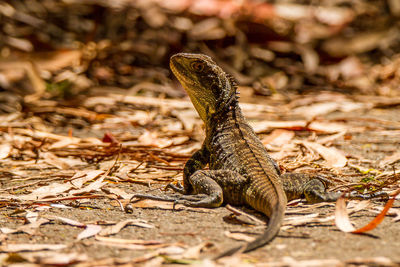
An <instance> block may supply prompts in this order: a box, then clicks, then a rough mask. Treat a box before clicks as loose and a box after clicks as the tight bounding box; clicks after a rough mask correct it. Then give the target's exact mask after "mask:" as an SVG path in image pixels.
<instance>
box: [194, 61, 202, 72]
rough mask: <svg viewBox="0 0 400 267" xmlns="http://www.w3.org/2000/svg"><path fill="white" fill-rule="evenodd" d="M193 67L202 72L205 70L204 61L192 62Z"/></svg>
mask: <svg viewBox="0 0 400 267" xmlns="http://www.w3.org/2000/svg"><path fill="white" fill-rule="evenodd" d="M191 66H192V69H193V70H194V71H196V72H202V71H203V70H204V63H203V62H199V61H195V62H193V63H192V65H191Z"/></svg>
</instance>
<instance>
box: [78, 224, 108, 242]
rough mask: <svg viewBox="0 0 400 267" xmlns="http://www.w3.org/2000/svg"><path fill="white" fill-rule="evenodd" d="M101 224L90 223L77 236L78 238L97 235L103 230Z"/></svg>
mask: <svg viewBox="0 0 400 267" xmlns="http://www.w3.org/2000/svg"><path fill="white" fill-rule="evenodd" d="M101 229H102V228H101V226H100V225H95V224H88V225H86V228H85V230H83V231H82V232H80V233H79V234H78V236H77V237H76V239H77V240H82V239H85V238H89V237H92V236H95V235H97V234H98V233H99V232H100V231H101Z"/></svg>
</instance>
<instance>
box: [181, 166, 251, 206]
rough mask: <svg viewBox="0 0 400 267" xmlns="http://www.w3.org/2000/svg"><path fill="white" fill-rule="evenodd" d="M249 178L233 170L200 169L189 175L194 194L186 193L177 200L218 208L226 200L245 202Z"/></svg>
mask: <svg viewBox="0 0 400 267" xmlns="http://www.w3.org/2000/svg"><path fill="white" fill-rule="evenodd" d="M247 181H248V179H247V178H245V177H243V176H242V175H240V174H239V173H237V172H235V171H231V170H199V171H196V172H195V173H194V174H193V175H191V176H190V177H188V180H187V182H189V183H190V185H191V188H192V189H193V195H184V196H182V197H181V198H180V199H179V200H177V201H176V203H178V204H183V205H185V206H190V207H205V208H216V207H219V206H221V205H222V203H223V202H224V201H225V202H226V203H230V204H233V205H240V204H244V199H243V196H242V195H241V194H240V192H243V191H244V188H245V186H246V185H247Z"/></svg>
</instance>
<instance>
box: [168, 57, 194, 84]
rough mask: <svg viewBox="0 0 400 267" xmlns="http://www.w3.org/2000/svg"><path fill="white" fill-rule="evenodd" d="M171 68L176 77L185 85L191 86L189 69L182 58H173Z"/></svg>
mask: <svg viewBox="0 0 400 267" xmlns="http://www.w3.org/2000/svg"><path fill="white" fill-rule="evenodd" d="M169 66H170V68H171V70H172V72H173V73H174V75H175V76H176V78H177V79H178V80H179V81H180V82H181V83H183V84H191V83H192V81H191V79H190V77H189V76H188V75H186V73H187V72H188V70H187V67H186V66H185V65H184V64H183V62H182V57H180V56H179V55H174V56H172V57H171V59H170V62H169Z"/></svg>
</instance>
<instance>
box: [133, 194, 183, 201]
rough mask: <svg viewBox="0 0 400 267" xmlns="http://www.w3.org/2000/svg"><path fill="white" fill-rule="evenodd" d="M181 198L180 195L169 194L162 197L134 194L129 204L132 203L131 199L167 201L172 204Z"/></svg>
mask: <svg viewBox="0 0 400 267" xmlns="http://www.w3.org/2000/svg"><path fill="white" fill-rule="evenodd" d="M180 197H181V195H180V194H171V195H167V196H165V195H163V196H155V195H147V194H134V195H133V196H132V197H131V198H130V200H129V202H132V199H134V198H139V199H151V200H159V201H167V202H174V201H177V200H179V198H180Z"/></svg>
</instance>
